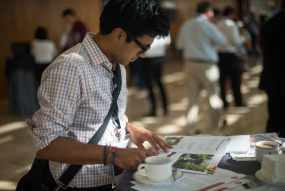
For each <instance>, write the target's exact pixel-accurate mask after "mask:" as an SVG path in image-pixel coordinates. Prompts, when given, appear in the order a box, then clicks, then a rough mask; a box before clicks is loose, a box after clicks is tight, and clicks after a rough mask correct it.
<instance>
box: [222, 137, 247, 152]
mask: <svg viewBox="0 0 285 191" xmlns="http://www.w3.org/2000/svg"><path fill="white" fill-rule="evenodd" d="M227 137H230V138H231V139H232V142H231V143H230V144H229V145H228V147H227V149H226V153H236V152H247V151H248V150H249V146H250V142H249V139H250V135H236V136H235V135H234V136H227Z"/></svg>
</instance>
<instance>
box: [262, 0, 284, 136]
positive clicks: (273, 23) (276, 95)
mask: <svg viewBox="0 0 285 191" xmlns="http://www.w3.org/2000/svg"><path fill="white" fill-rule="evenodd" d="M263 31H264V35H262V36H263V45H264V50H263V51H264V52H263V55H264V59H263V71H262V73H261V77H260V84H259V88H260V89H262V90H264V91H265V92H266V94H267V95H268V114H269V118H268V121H267V126H266V132H276V133H278V132H279V137H285V127H284V124H285V117H284V116H285V110H284V108H285V75H284V71H285V57H284V55H285V35H284V34H285V0H282V5H281V11H280V12H279V13H278V14H276V15H275V16H273V17H272V18H271V19H270V20H269V21H268V22H267V23H266V24H265V27H264V30H263Z"/></svg>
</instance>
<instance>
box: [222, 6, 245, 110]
mask: <svg viewBox="0 0 285 191" xmlns="http://www.w3.org/2000/svg"><path fill="white" fill-rule="evenodd" d="M224 16H225V18H224V19H222V20H220V22H219V23H218V27H219V29H220V31H221V32H222V33H223V34H224V35H225V36H226V37H227V39H228V40H227V43H226V45H224V46H220V47H219V48H218V51H219V57H220V61H219V63H218V65H219V67H220V73H221V74H220V87H221V97H222V99H223V102H224V108H225V109H226V108H228V102H227V100H226V91H225V82H226V79H227V77H228V76H229V77H230V79H231V85H232V90H233V94H234V98H235V106H237V107H241V106H245V105H244V104H243V101H242V95H241V90H240V84H241V82H240V68H239V64H238V60H237V58H236V53H237V52H238V47H240V46H242V44H243V43H244V42H245V36H244V35H242V34H240V32H239V29H238V26H237V25H236V23H235V22H234V21H233V20H234V19H235V11H234V9H233V8H232V7H226V8H225V10H224Z"/></svg>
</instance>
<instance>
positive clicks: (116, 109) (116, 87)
mask: <svg viewBox="0 0 285 191" xmlns="http://www.w3.org/2000/svg"><path fill="white" fill-rule="evenodd" d="M117 64H119V63H117ZM119 67H120V66H119ZM116 69H117V67H116V68H115V69H114V70H112V71H113V92H116V91H118V83H119V82H118V79H117V76H116V73H117V72H116ZM118 115H119V107H118V103H117V102H116V104H115V109H114V111H113V114H112V117H113V119H114V120H115V122H116V123H117V127H118V128H119V129H121V124H120V120H119V116H118Z"/></svg>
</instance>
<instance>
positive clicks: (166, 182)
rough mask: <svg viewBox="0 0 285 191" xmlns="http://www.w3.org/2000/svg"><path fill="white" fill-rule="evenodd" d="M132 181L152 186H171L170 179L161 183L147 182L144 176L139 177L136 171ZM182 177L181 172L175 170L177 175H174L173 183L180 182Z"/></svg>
mask: <svg viewBox="0 0 285 191" xmlns="http://www.w3.org/2000/svg"><path fill="white" fill-rule="evenodd" d="M133 177H134V179H135V180H137V181H139V182H141V183H145V184H152V185H166V184H172V178H171V177H170V178H169V179H167V180H164V181H161V182H155V181H152V180H149V179H148V178H147V177H146V176H143V175H141V174H140V173H139V172H138V171H136V172H135V173H134V175H133ZM182 177H183V172H181V171H180V170H178V169H177V173H176V175H175V182H177V181H179V180H181V179H182Z"/></svg>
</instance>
